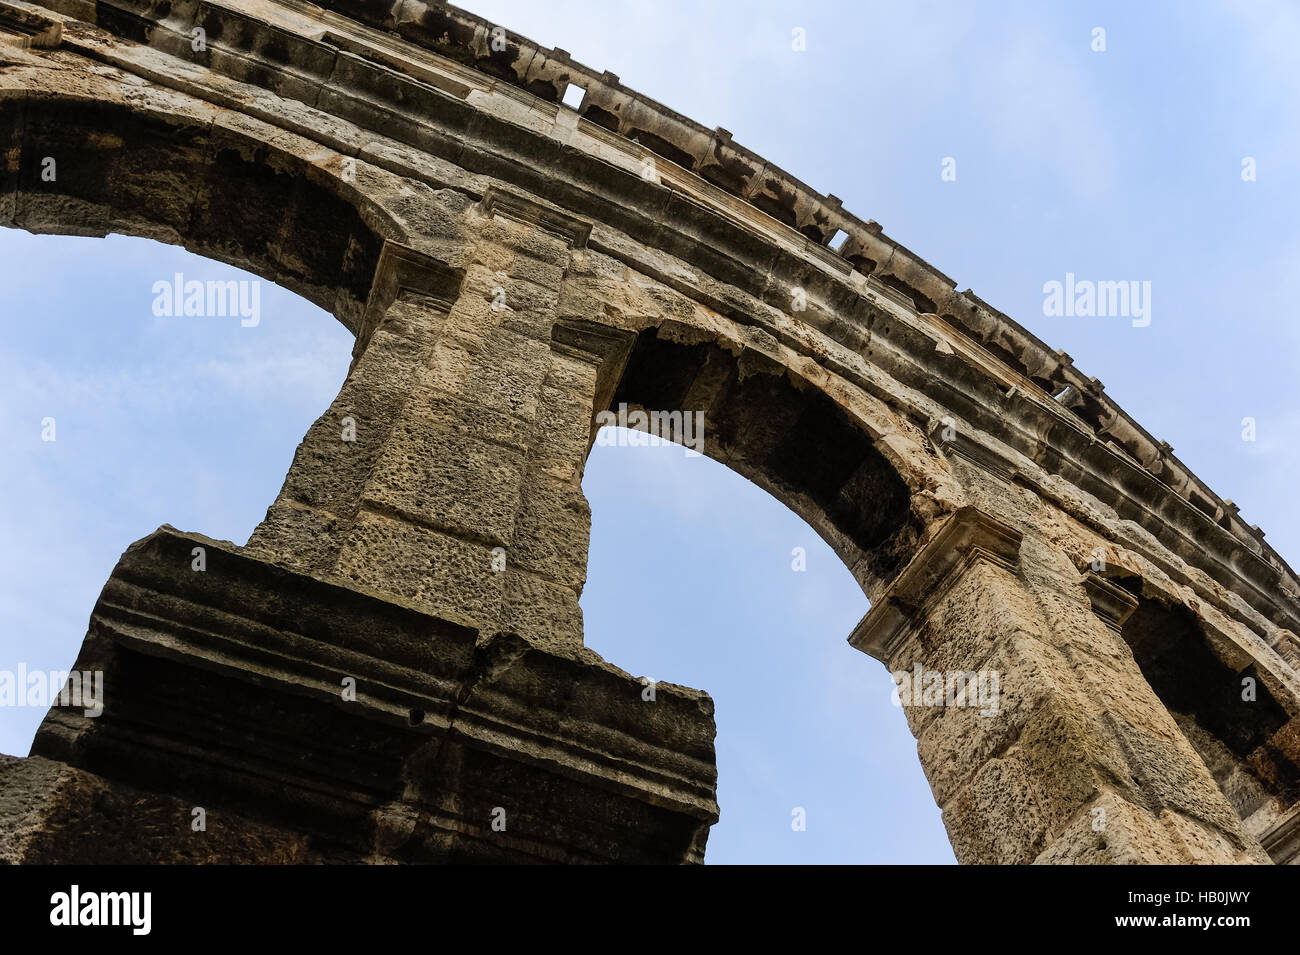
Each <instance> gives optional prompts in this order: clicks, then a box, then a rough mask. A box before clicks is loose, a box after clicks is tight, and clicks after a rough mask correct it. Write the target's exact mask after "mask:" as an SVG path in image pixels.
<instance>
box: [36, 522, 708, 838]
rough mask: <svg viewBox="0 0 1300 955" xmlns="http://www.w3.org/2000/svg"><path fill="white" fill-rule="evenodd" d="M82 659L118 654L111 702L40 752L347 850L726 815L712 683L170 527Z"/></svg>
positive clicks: (605, 829) (58, 727)
mask: <svg viewBox="0 0 1300 955" xmlns="http://www.w3.org/2000/svg"><path fill="white" fill-rule="evenodd" d="M200 547H201V548H203V549H204V556H205V559H206V567H207V569H206V570H205V571H202V572H198V571H195V570H192V569H191V561H192V560H193V559H194V557H193V556H192V555H193V552H194V550H195V548H200ZM76 668H77V669H102V670H103V671H104V674H105V677H104V696H103V699H104V712H103V715H102V716H100V717H99V718H98V719H93V718H88V717H86V716H84V715H83V713H82V711H81V710H73V709H60V708H54V709H52V710H51V711H50V713H49V715H48V716H47V717H46V719H45V721H44V722H43V723H42V725H41V728H40V730H39V731H38V733H37V737H36V741H35V743H34V745H33V749H32V753H33V755H34V756H41V757H45V758H47V759H51V760H55V761H58V762H61V763H65V764H67V765H69V766H71V767H75V768H77V769H80V770H84V771H86V772H88V773H92V774H95V775H96V776H98V777H101V778H102V779H103V780H104V781H105V785H107V786H109V787H112V786H114V785H122V786H126V787H130V788H131V789H132V790H135V791H138V792H140V793H144V794H153V795H156V796H158V797H160V798H162V797H166V798H173V797H174V798H177V799H180V800H182V801H183V800H190V801H191V803H192V805H195V806H204V807H207V808H208V809H210V810H219V811H221V812H225V813H228V814H231V815H233V816H240V817H246V818H249V819H252V820H255V821H257V822H258V823H259V824H265V825H268V826H270V827H272V828H273V829H274V831H276V832H287V833H290V834H293V835H294V837H295V839H297V838H298V837H302V839H305V840H307V843H314V842H317V841H319V842H321V843H326V842H329V843H331V845H332V848H331V849H330V850H329V851H330V853H333V854H335V855H343V856H346V855H348V854H351V855H353V856H355V857H356V858H358V859H361V858H367V859H373V860H375V861H380V860H382V861H393V860H396V861H449V860H450V861H556V862H560V861H563V862H574V861H589V862H598V861H627V862H698V861H700V860H701V859H702V855H703V847H704V842H705V839H706V837H707V832H708V827H709V826H710V825H711V824H712V823H713V822H715V821H716V820H717V817H718V809H717V804H716V801H715V798H714V786H715V780H716V774H715V770H714V762H713V759H714V757H713V735H714V724H713V718H712V702H711V701H710V700H709V699H708V697H707V696H705V695H704V694H701V693H698V692H696V691H693V690H688V689H686V688H683V687H676V686H672V685H670V684H659V685H658V686H657V687H656V694H655V696H656V700H655V702H644V701H643V700H642V691H643V689H644V686H643V684H642V683H641V681H639V680H636V679H634V678H633V677H631V676H629V675H627V674H625V673H623V672H622V671H620V670H617V669H616V668H614V667H611V666H609V665H608V664H605V663H603V661H599V658H597V657H596V656H595V654H591V653H589V652H583V653H575V654H574V655H571V656H566V655H562V654H559V653H555V652H551V651H549V650H544V649H540V648H538V647H535V646H533V645H532V644H530V643H528V642H527V641H526V640H524V639H523V638H521V637H518V636H515V635H513V634H508V633H502V634H494V635H492V636H491V637H488V638H486V639H480V637H479V634H478V633H477V632H476V631H475V630H473V629H472V628H470V627H466V626H463V625H462V624H460V623H457V622H454V621H449V620H443V619H440V618H438V617H434V616H431V615H428V614H424V613H421V612H420V611H418V610H415V609H413V608H410V607H406V606H403V605H402V604H400V603H399V602H396V601H393V600H389V599H385V598H381V597H379V596H376V595H372V594H367V593H362V592H360V591H359V590H356V589H353V588H350V587H345V586H340V585H339V584H337V583H333V582H331V581H327V580H320V579H317V578H312V577H308V576H305V575H302V574H298V573H295V572H293V571H290V570H288V569H287V568H283V567H279V566H276V565H274V564H271V563H269V562H266V561H264V560H260V559H257V558H254V557H251V556H250V555H249V554H248V553H247V552H245V551H243V550H242V549H240V548H237V547H234V546H232V545H230V544H226V543H223V542H217V541H212V540H209V539H207V538H204V537H200V536H198V535H191V534H183V533H180V532H178V531H175V530H173V529H171V528H167V527H164V528H162V529H160V530H158V531H157V532H155V533H154V534H152V535H150V536H149V537H147V538H145V539H144V540H142V541H140V542H138V543H136V544H134V545H132V546H131V547H130V548H129V549H128V550H127V552H126V554H125V555H124V556H123V557H122V560H121V561H120V562H119V564H118V566H117V568H115V570H114V572H113V575H112V577H111V578H110V580H109V582H108V584H107V585H106V586H105V588H104V592H103V594H102V596H101V597H100V600H99V602H98V603H97V604H96V607H95V610H94V612H93V614H92V617H91V624H90V632H89V635H88V637H87V640H86V642H85V644H84V645H83V648H82V652H81V654H80V656H79V658H78V661H77V663H76ZM345 677H351V678H352V679H354V680H355V681H356V683H355V687H356V694H355V700H351V701H349V700H345V699H344V698H343V693H342V690H343V680H344V678H345ZM498 807H500V808H503V809H504V810H505V818H506V820H507V829H506V831H504V832H497V831H495V830H494V829H493V828H492V825H491V823H492V818H491V814H492V812H493V810H494V809H496V808H498ZM65 811H66V810H65V809H62V808H59V807H57V806H56V807H53V808H52V809H51V813H52V815H47V817H46V818H44V819H43V820H42V826H43V827H44V828H50V827H55V828H57V827H58V826H59V825H61V824H62V823H60V821H59V819H58V818H56V817H57V816H58V814H59V813H62V812H65ZM394 820H404V822H402V823H400V824H399V823H396V822H394ZM408 823H409V824H408ZM579 827H580V829H581V831H578V829H579ZM340 834H343V835H340ZM141 838H142V839H144V838H145V836H144V834H141ZM339 839H342V840H344V841H343V843H342V844H334V843H335V842H337V840H339ZM299 841H301V840H299ZM294 844H295V845H297V844H298V843H297V842H295V843H294ZM64 858H65V861H75V857H67V856H65V857H64ZM97 858H98V857H97ZM132 858H135V856H132ZM101 861H111V860H101ZM246 861H283V860H282V859H281V858H280V857H279V856H277V857H276V858H275V859H269V860H259V859H248V860H246Z"/></svg>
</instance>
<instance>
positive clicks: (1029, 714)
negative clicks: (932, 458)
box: [850, 507, 1268, 864]
mask: <svg viewBox="0 0 1300 955" xmlns="http://www.w3.org/2000/svg"><path fill="white" fill-rule="evenodd" d="M1025 543H1026V549H1028V543H1027V542H1025ZM1033 547H1034V549H1035V550H1034V553H1033V554H1032V556H1022V553H1021V551H1022V537H1021V534H1020V532H1019V531H1017V530H1016V529H1015V528H1012V527H1010V526H1008V525H1007V524H1005V523H1003V522H1001V521H999V520H997V519H995V518H993V517H991V516H989V515H987V514H985V513H983V512H981V511H979V510H977V509H976V508H973V507H967V508H964V509H962V510H961V511H958V512H957V513H955V514H954V515H952V516H950V517H949V518H948V519H947V522H946V523H945V525H944V526H943V527H941V528H940V529H939V531H938V532H937V533H936V534H934V536H933V537H932V538H931V539H930V541H929V543H928V544H927V545H926V546H925V547H924V548H923V549H922V550H921V552H920V553H918V555H917V556H916V557H915V558H914V559H913V560H912V561H911V562H910V563H909V564H908V566H907V567H906V568H905V569H904V570H903V571H902V573H901V574H900V575H899V576H898V578H897V579H896V580H895V581H894V582H893V583H892V584H891V585H890V587H889V588H888V589H887V590H886V592H885V593H884V594H883V595H882V596H881V598H880V599H879V600H878V601H877V602H876V603H875V604H874V605H873V606H872V608H871V610H870V611H869V612H868V613H867V615H866V616H865V617H864V618H863V620H862V622H861V623H860V624H859V625H858V626H857V628H855V630H854V632H853V634H852V636H851V637H850V642H851V643H852V645H853V646H855V647H857V648H858V649H860V650H863V651H864V652H866V653H869V654H871V655H872V656H874V657H876V658H877V659H879V660H881V661H882V662H884V663H885V665H886V666H888V667H889V669H890V671H891V672H892V673H894V674H895V681H896V682H897V683H900V684H901V690H902V693H903V694H904V699H903V700H902V702H903V703H904V706H903V709H904V712H905V714H906V716H907V720H908V725H909V727H910V728H911V730H912V732H913V734H914V735H915V736H916V738H917V741H918V744H917V749H918V752H919V755H920V758H921V764H922V767H923V768H924V770H925V773H926V776H927V778H928V779H929V781H930V786H931V789H932V790H933V792H934V796H935V799H936V801H937V802H938V803H939V805H940V807H941V808H942V810H943V819H944V825H945V826H946V827H947V829H948V834H949V838H950V839H951V841H952V844H953V849H954V851H955V853H956V855H957V859H958V861H960V862H963V863H1018V864H1024V863H1033V862H1042V863H1061V862H1073V863H1186V862H1207V863H1208V862H1213V863H1232V862H1267V861H1268V857H1267V855H1266V854H1265V853H1264V852H1263V850H1262V849H1261V848H1260V847H1259V845H1258V844H1257V843H1256V842H1255V841H1254V840H1253V839H1251V838H1250V837H1249V836H1248V835H1246V833H1245V832H1244V831H1243V830H1242V828H1241V825H1240V822H1239V820H1238V819H1237V816H1236V814H1235V813H1234V812H1233V811H1232V808H1231V806H1229V804H1228V802H1227V800H1226V799H1225V798H1224V797H1223V794H1222V793H1221V792H1220V791H1219V790H1218V788H1217V786H1215V784H1214V780H1213V779H1212V777H1211V776H1210V774H1209V771H1208V770H1207V769H1206V767H1205V765H1204V763H1202V762H1201V760H1200V759H1199V757H1198V756H1197V755H1196V753H1195V752H1194V751H1193V750H1192V749H1191V747H1190V745H1188V744H1187V741H1186V739H1185V738H1184V737H1183V736H1182V734H1181V733H1180V732H1179V730H1178V727H1177V725H1176V724H1175V723H1174V721H1173V718H1172V717H1171V716H1170V714H1169V712H1168V711H1167V710H1166V709H1165V708H1164V706H1163V705H1162V704H1161V703H1160V701H1159V700H1158V699H1157V698H1156V696H1155V693H1154V692H1153V691H1152V690H1151V687H1150V686H1149V685H1148V684H1147V682H1146V680H1145V679H1144V678H1143V677H1142V674H1141V672H1140V670H1139V669H1138V667H1137V664H1136V663H1135V662H1134V660H1133V657H1132V654H1131V653H1130V652H1129V651H1128V648H1127V647H1126V646H1125V645H1124V644H1123V641H1122V640H1121V639H1120V637H1119V635H1118V633H1117V632H1116V631H1115V630H1114V629H1113V627H1114V626H1116V623H1115V618H1116V617H1118V618H1119V619H1122V601H1121V600H1120V599H1119V596H1118V595H1116V594H1113V593H1111V592H1110V591H1109V590H1108V591H1106V592H1105V594H1104V595H1103V597H1104V598H1108V599H1104V600H1103V601H1102V604H1101V609H1104V611H1105V613H1106V614H1107V615H1109V620H1108V619H1104V618H1103V616H1098V615H1097V614H1094V613H1093V610H1092V606H1091V605H1090V601H1089V595H1088V589H1085V586H1084V584H1083V582H1082V580H1079V579H1078V575H1077V573H1076V574H1075V575H1074V576H1075V578H1076V579H1075V581H1074V586H1073V587H1071V588H1069V590H1067V589H1066V588H1065V587H1064V586H1062V585H1061V584H1060V581H1059V579H1057V578H1054V577H1053V576H1052V574H1051V573H1048V572H1046V571H1044V569H1043V568H1044V567H1048V569H1050V566H1049V565H1051V563H1052V562H1051V561H1050V560H1049V559H1048V557H1047V555H1045V554H1042V553H1039V548H1040V542H1038V541H1035V542H1034V544H1033ZM1053 588H1055V589H1053ZM918 672H919V677H918ZM902 673H906V674H907V678H906V679H900V677H899V674H902ZM956 673H963V674H973V675H974V677H975V678H974V680H969V678H968V683H969V684H970V685H969V687H968V689H967V691H966V695H965V696H964V697H963V696H961V695H960V693H958V695H956V696H955V698H954V695H953V693H952V691H951V690H950V689H949V688H950V687H951V688H952V689H955V690H958V691H960V687H961V682H960V681H958V680H956V679H953V678H952V677H951V676H950V675H951V674H956ZM935 674H937V676H935ZM940 680H941V681H942V683H939V682H938V681H940ZM918 683H919V684H920V685H919V686H916V684H918ZM909 691H911V695H910V696H909V695H906V694H908V692H909ZM981 691H982V692H981ZM927 692H928V693H929V694H930V695H928V696H927V695H926V694H927Z"/></svg>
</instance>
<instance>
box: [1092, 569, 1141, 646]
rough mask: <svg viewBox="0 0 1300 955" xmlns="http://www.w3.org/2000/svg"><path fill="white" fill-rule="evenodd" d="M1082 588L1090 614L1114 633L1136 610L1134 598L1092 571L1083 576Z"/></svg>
mask: <svg viewBox="0 0 1300 955" xmlns="http://www.w3.org/2000/svg"><path fill="white" fill-rule="evenodd" d="M1083 588H1084V590H1086V591H1087V592H1088V600H1089V602H1091V604H1092V612H1093V613H1095V614H1096V615H1097V616H1098V617H1100V618H1101V620H1102V622H1103V623H1105V624H1106V626H1108V627H1110V629H1112V630H1114V631H1115V632H1116V633H1119V632H1120V629H1121V628H1122V627H1123V626H1124V621H1125V620H1127V619H1128V618H1129V616H1130V615H1132V613H1133V611H1134V610H1137V608H1138V599H1137V598H1136V597H1134V596H1133V595H1132V594H1131V593H1129V592H1128V591H1127V590H1125V589H1124V588H1123V587H1121V586H1119V584H1116V583H1112V582H1111V581H1109V580H1107V579H1106V578H1105V577H1103V576H1102V575H1101V574H1099V573H1097V572H1096V571H1094V570H1089V571H1088V572H1087V573H1085V574H1084V575H1083Z"/></svg>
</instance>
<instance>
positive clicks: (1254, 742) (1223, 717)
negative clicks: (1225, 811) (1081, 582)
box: [1115, 577, 1300, 835]
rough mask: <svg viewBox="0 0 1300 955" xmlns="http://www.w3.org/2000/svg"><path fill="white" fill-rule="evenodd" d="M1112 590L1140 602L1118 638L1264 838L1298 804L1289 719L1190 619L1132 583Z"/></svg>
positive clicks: (1299, 780) (1124, 581)
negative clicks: (1274, 822) (1123, 590)
mask: <svg viewBox="0 0 1300 955" xmlns="http://www.w3.org/2000/svg"><path fill="white" fill-rule="evenodd" d="M1115 583H1118V584H1120V585H1121V586H1123V587H1125V588H1126V589H1127V590H1129V591H1130V592H1131V593H1133V594H1134V595H1135V596H1138V597H1139V601H1138V606H1137V609H1136V610H1134V611H1133V614H1132V615H1131V616H1130V617H1129V618H1128V620H1127V621H1125V623H1124V626H1123V629H1122V631H1121V632H1122V635H1123V637H1124V640H1125V641H1126V642H1127V643H1128V645H1129V647H1130V648H1131V649H1132V651H1133V657H1134V659H1136V661H1137V664H1138V666H1139V667H1140V668H1141V670H1142V674H1143V675H1144V676H1145V677H1146V678H1147V681H1148V682H1149V683H1150V684H1151V688H1152V689H1154V690H1155V691H1156V695H1157V696H1159V697H1160V700H1161V702H1163V703H1164V704H1165V706H1166V707H1167V708H1168V709H1169V711H1170V713H1171V714H1172V715H1173V717H1174V719H1175V721H1176V722H1177V723H1178V725H1179V727H1180V728H1181V729H1182V731H1183V735H1184V736H1186V737H1187V740H1188V742H1190V743H1191V744H1192V747H1193V748H1194V749H1195V750H1196V751H1197V752H1198V753H1199V754H1200V756H1201V758H1202V759H1203V760H1204V761H1205V765H1206V767H1207V768H1208V769H1209V770H1210V773H1211V775H1213V776H1214V778H1215V781H1216V782H1217V783H1218V784H1219V788H1220V789H1222V790H1223V793H1224V795H1225V796H1226V797H1227V798H1228V801H1229V802H1230V803H1231V804H1232V806H1233V808H1234V809H1235V810H1236V811H1237V814H1238V815H1239V816H1240V817H1241V818H1242V820H1243V821H1245V822H1246V823H1247V829H1250V830H1253V831H1255V833H1256V834H1257V835H1260V834H1262V833H1263V832H1265V831H1267V829H1268V828H1269V825H1270V824H1271V820H1272V819H1273V818H1274V817H1275V816H1276V815H1277V814H1278V813H1279V811H1281V810H1282V809H1284V808H1285V807H1289V806H1291V805H1292V804H1293V803H1294V802H1295V801H1296V799H1297V797H1300V767H1297V765H1296V762H1295V755H1296V748H1295V742H1294V740H1293V739H1292V737H1294V736H1295V735H1296V734H1295V732H1293V730H1294V728H1295V725H1296V724H1295V721H1294V720H1293V719H1292V715H1291V714H1290V713H1288V712H1287V711H1286V709H1284V708H1283V706H1282V705H1281V703H1279V702H1278V700H1277V698H1276V697H1275V696H1274V695H1273V693H1272V692H1270V690H1269V687H1268V681H1267V680H1266V679H1265V678H1264V677H1262V676H1261V674H1260V673H1259V671H1258V668H1257V666H1255V665H1253V664H1252V665H1250V666H1247V667H1245V668H1244V669H1238V668H1236V667H1234V666H1232V665H1230V664H1229V663H1228V662H1225V660H1224V658H1223V656H1222V655H1221V654H1220V653H1218V652H1216V650H1215V647H1214V646H1213V644H1212V643H1211V641H1210V640H1209V639H1208V638H1207V636H1206V634H1205V632H1204V630H1203V629H1202V627H1201V625H1200V623H1199V621H1198V620H1197V617H1196V615H1195V614H1193V613H1192V611H1190V610H1188V609H1187V608H1186V607H1183V606H1171V605H1168V604H1165V603H1163V602H1161V601H1160V600H1157V599H1152V598H1143V597H1142V596H1141V581H1140V580H1138V579H1137V578H1135V577H1134V578H1117V579H1116V580H1115ZM1252 696H1253V699H1252V698H1251V697H1252ZM1256 814H1259V815H1258V817H1257V818H1256V819H1254V820H1252V817H1254V816H1256Z"/></svg>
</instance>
